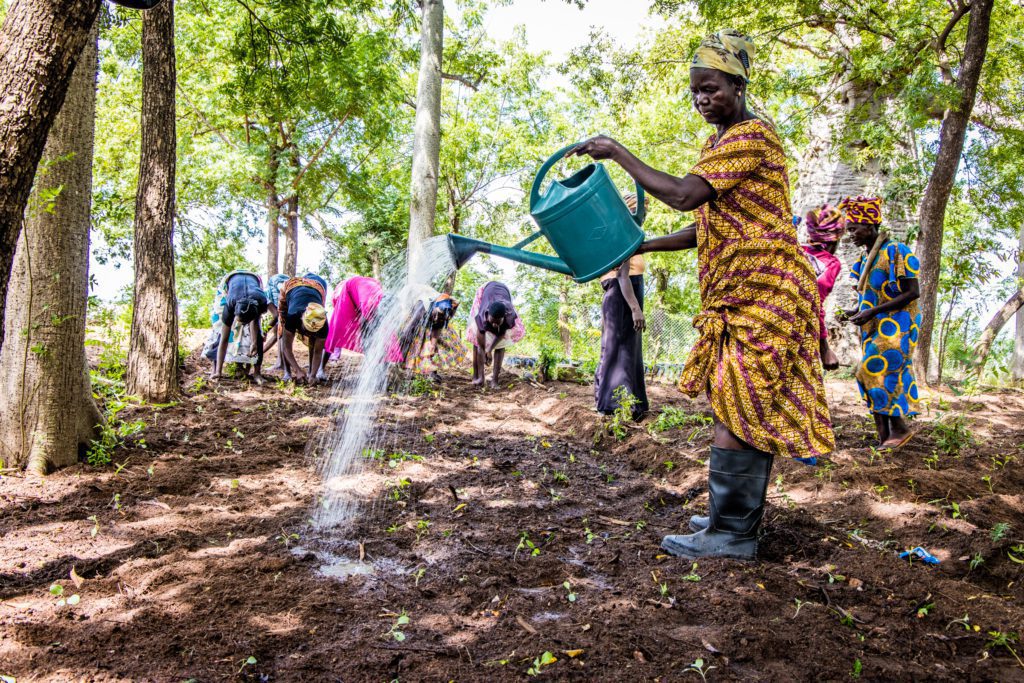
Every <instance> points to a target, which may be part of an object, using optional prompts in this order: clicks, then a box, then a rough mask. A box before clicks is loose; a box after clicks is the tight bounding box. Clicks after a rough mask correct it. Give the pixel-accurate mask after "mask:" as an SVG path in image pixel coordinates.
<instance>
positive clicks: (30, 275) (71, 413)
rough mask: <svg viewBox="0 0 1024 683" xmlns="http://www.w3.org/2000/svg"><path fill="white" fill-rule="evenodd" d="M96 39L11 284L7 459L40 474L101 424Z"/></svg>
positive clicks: (3, 446) (61, 125) (32, 208)
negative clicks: (96, 382)
mask: <svg viewBox="0 0 1024 683" xmlns="http://www.w3.org/2000/svg"><path fill="white" fill-rule="evenodd" d="M96 35H97V34H96V32H95V31H94V32H93V33H92V37H91V39H90V40H89V41H88V42H87V43H86V46H85V49H84V50H82V55H81V58H80V59H79V60H78V64H77V66H76V67H75V71H74V75H73V77H72V79H71V83H70V85H69V86H68V90H67V97H66V98H65V100H64V106H63V107H62V108H61V110H60V114H59V115H58V116H57V118H56V120H55V121H54V122H53V126H52V127H51V128H50V136H49V140H48V141H47V143H46V148H45V150H44V151H43V163H42V165H41V166H40V169H41V170H40V173H39V175H38V177H37V179H36V184H35V188H34V190H33V193H32V195H31V198H30V200H29V208H28V211H27V212H26V217H25V224H24V229H23V230H22V232H21V239H19V240H18V248H17V252H16V255H15V259H14V267H13V268H12V270H11V280H10V282H9V284H8V292H9V294H10V296H9V298H8V302H9V305H8V308H9V310H8V312H7V324H8V328H7V329H8V333H7V342H6V343H5V344H4V346H3V349H2V350H0V391H2V392H3V396H4V397H5V400H4V401H2V405H3V410H2V411H0V458H2V459H3V461H4V462H5V463H6V466H8V467H23V466H24V467H27V469H29V470H30V471H34V472H38V473H40V474H45V473H47V472H49V471H51V470H54V469H57V468H60V467H66V466H68V465H73V464H74V463H75V462H77V461H78V457H79V454H80V452H82V451H84V450H85V448H86V446H87V445H88V443H89V441H90V440H91V439H92V438H93V436H94V434H95V431H96V427H97V426H98V425H99V424H100V423H101V422H102V421H103V417H102V416H101V415H100V412H99V410H98V409H97V407H96V402H95V401H94V400H93V398H92V391H91V388H90V383H89V372H88V369H87V367H86V363H85V308H86V298H87V297H88V286H89V214H90V211H91V208H92V152H93V126H94V122H95V118H96V117H95V108H96V54H97V53H96ZM54 193H56V198H54V197H53V195H54Z"/></svg>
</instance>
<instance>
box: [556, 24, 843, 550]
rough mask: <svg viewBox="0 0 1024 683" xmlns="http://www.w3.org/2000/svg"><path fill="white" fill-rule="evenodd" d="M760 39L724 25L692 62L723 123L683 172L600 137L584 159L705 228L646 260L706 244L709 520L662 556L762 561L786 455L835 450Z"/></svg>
mask: <svg viewBox="0 0 1024 683" xmlns="http://www.w3.org/2000/svg"><path fill="white" fill-rule="evenodd" d="M753 56H754V45H753V43H752V42H751V41H750V39H749V38H747V37H746V36H744V35H742V34H740V33H738V32H736V31H734V30H731V29H726V30H722V31H719V32H718V33H716V34H714V35H711V36H709V37H708V38H706V39H705V40H704V41H703V42H702V43H701V45H700V47H699V48H698V49H697V51H696V53H695V54H694V57H693V62H692V65H691V68H690V93H691V95H692V99H693V105H694V107H695V108H696V109H697V111H698V112H699V113H700V114H701V116H703V117H704V120H705V121H707V122H708V123H710V124H711V125H713V126H714V127H715V129H716V132H715V134H713V135H712V136H711V137H710V138H709V139H708V141H707V143H706V144H705V145H704V148H703V150H701V155H700V160H699V161H698V162H697V165H696V166H694V167H693V168H692V169H691V170H690V172H689V173H688V174H687V175H685V176H683V177H682V178H679V177H676V176H672V175H670V174H668V173H664V172H662V171H658V170H655V169H653V168H651V167H650V166H648V165H647V164H645V163H644V162H642V161H640V160H639V159H638V158H637V157H636V156H634V155H633V154H632V153H631V152H630V151H629V150H627V149H626V148H625V147H623V146H622V145H621V144H619V143H618V142H616V141H615V140H613V139H611V138H608V137H604V136H600V137H596V138H592V139H591V140H588V141H586V142H584V143H583V144H581V145H580V146H579V147H577V148H576V149H575V150H573V152H571V153H574V154H586V155H588V156H591V157H593V158H595V159H611V160H613V161H615V162H617V163H618V164H619V165H620V166H622V167H623V168H624V169H625V170H626V172H627V173H629V174H630V175H631V176H632V177H633V178H634V179H635V180H636V181H637V182H638V183H640V185H642V186H643V188H644V189H645V190H646V191H647V192H648V193H649V194H651V195H653V196H654V197H655V198H657V199H660V200H661V201H663V202H665V203H666V204H668V205H669V206H671V207H672V208H674V209H676V210H678V211H696V217H697V224H696V226H694V227H691V228H684V229H683V230H680V231H679V232H676V233H673V234H671V235H668V236H666V237H659V238H654V239H652V240H649V241H647V242H645V243H643V244H642V245H641V246H640V249H639V250H638V251H639V252H641V253H642V252H652V251H679V250H682V249H694V248H696V249H697V263H698V278H699V280H700V293H701V311H700V313H699V314H698V315H697V317H696V318H695V319H694V327H696V329H697V330H698V332H699V334H700V337H699V339H698V341H697V342H696V344H695V345H694V347H693V350H692V351H691V352H690V356H689V358H687V361H686V365H685V367H684V368H683V373H682V375H681V377H680V379H679V388H680V389H681V390H682V391H683V392H685V393H686V394H689V395H690V396H696V395H698V394H699V393H701V392H707V395H708V398H709V400H710V402H711V406H712V408H713V409H714V413H715V430H714V439H713V441H712V445H711V457H710V459H709V469H710V473H709V477H708V490H709V508H710V509H709V516H708V518H707V520H706V521H705V520H704V519H702V518H695V519H693V520H691V528H694V527H696V528H698V529H700V530H699V531H697V532H696V533H693V534H688V535H674V536H666V537H665V539H664V540H663V541H662V548H664V549H665V550H667V551H668V552H670V553H672V554H673V555H678V556H681V557H686V558H696V557H734V558H738V559H745V560H751V559H754V557H755V556H756V554H757V531H758V528H759V527H760V524H761V519H762V517H763V515H764V501H765V495H766V494H767V490H768V481H769V474H770V472H771V467H772V460H773V458H774V457H775V456H777V455H778V456H788V457H792V458H799V459H802V460H805V461H811V462H813V460H812V459H814V458H817V457H818V456H820V455H825V454H826V453H829V452H831V451H832V450H833V448H834V447H835V437H834V435H833V433H832V424H831V419H830V416H829V411H828V405H827V404H826V401H825V387H824V383H823V381H822V369H821V359H820V356H819V351H818V341H819V328H818V309H819V307H820V302H819V301H818V291H817V286H816V284H815V278H814V272H813V271H812V270H811V265H810V263H809V262H808V260H807V258H806V257H805V256H804V254H803V252H802V250H801V248H800V244H799V242H798V241H797V236H796V229H795V227H794V226H793V223H792V216H793V213H792V209H791V206H790V199H789V176H788V173H787V170H786V155H785V152H784V151H783V148H782V143H781V142H780V140H779V137H778V135H777V134H776V132H775V129H774V128H773V127H772V125H771V124H769V123H767V122H765V121H763V120H761V119H759V118H757V117H756V116H755V115H754V114H753V113H751V112H750V110H749V109H748V108H747V100H746V90H747V81H748V79H749V77H750V67H751V60H752V59H753Z"/></svg>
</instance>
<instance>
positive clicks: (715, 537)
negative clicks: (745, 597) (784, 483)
mask: <svg viewBox="0 0 1024 683" xmlns="http://www.w3.org/2000/svg"><path fill="white" fill-rule="evenodd" d="M773 460H774V458H773V457H772V455H771V454H770V453H765V452H763V451H756V450H731V449H727V448H718V447H717V446H712V447H711V460H710V465H709V474H708V501H709V506H708V507H709V512H710V515H709V516H708V526H707V528H705V529H703V530H701V531H698V532H697V533H694V534H689V535H685V536H666V537H665V539H664V540H663V541H662V542H661V547H662V548H664V549H665V550H666V551H668V552H669V553H671V554H672V555H676V556H679V557H685V558H688V559H696V558H698V557H731V558H734V559H737V560H753V559H754V558H755V557H756V556H757V530H758V528H759V527H760V526H761V518H762V517H763V516H764V499H765V496H767V494H768V478H769V474H770V473H771V471H772V461H773Z"/></svg>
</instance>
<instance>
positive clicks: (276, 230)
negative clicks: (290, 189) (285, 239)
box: [263, 142, 281, 280]
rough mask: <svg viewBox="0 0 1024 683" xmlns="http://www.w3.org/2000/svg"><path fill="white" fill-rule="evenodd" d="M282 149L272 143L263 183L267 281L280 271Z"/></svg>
mask: <svg viewBox="0 0 1024 683" xmlns="http://www.w3.org/2000/svg"><path fill="white" fill-rule="evenodd" d="M280 151H281V150H280V148H279V147H278V146H277V145H276V144H274V142H271V143H270V149H269V152H268V156H267V177H266V178H264V180H263V183H264V186H265V188H266V190H267V198H266V205H267V279H268V280H269V279H270V278H271V277H273V276H275V275H277V274H278V273H280V272H281V270H280V263H281V259H280V252H281V248H280V234H281V198H280V197H279V196H278V194H277V170H278V168H280V166H281V160H280V158H279V157H278V154H279V153H280Z"/></svg>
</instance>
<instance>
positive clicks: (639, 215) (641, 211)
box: [530, 142, 647, 226]
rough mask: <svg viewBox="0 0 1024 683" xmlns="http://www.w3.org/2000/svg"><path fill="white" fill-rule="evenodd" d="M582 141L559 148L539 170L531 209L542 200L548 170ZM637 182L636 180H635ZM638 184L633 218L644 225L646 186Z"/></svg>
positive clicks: (531, 194) (531, 191) (535, 179)
mask: <svg viewBox="0 0 1024 683" xmlns="http://www.w3.org/2000/svg"><path fill="white" fill-rule="evenodd" d="M580 144H581V143H579V142H574V143H572V144H571V145H566V146H565V147H563V148H562V149H560V150H558V151H557V152H555V153H554V154H552V155H551V157H550V158H548V160H547V161H545V162H544V165H543V166H541V167H540V170H539V171H537V177H536V178H534V179H533V188H531V189H530V211H533V207H534V206H536V205H537V202H538V201H540V185H541V183H543V182H544V178H545V176H547V174H548V171H550V170H551V168H552V167H553V166H554V165H555V164H557V163H558V162H559V161H561V160H562V158H563V157H564V156H565V155H566V154H567V153H568V152H569V150H571V149H574V148H576V147H579V146H580ZM634 182H635V181H634ZM635 184H636V210H635V211H633V212H632V215H633V220H634V221H636V224H637V225H640V226H642V225H643V224H644V219H645V218H647V207H646V205H645V202H644V199H645V196H644V188H642V187H640V183H635Z"/></svg>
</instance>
